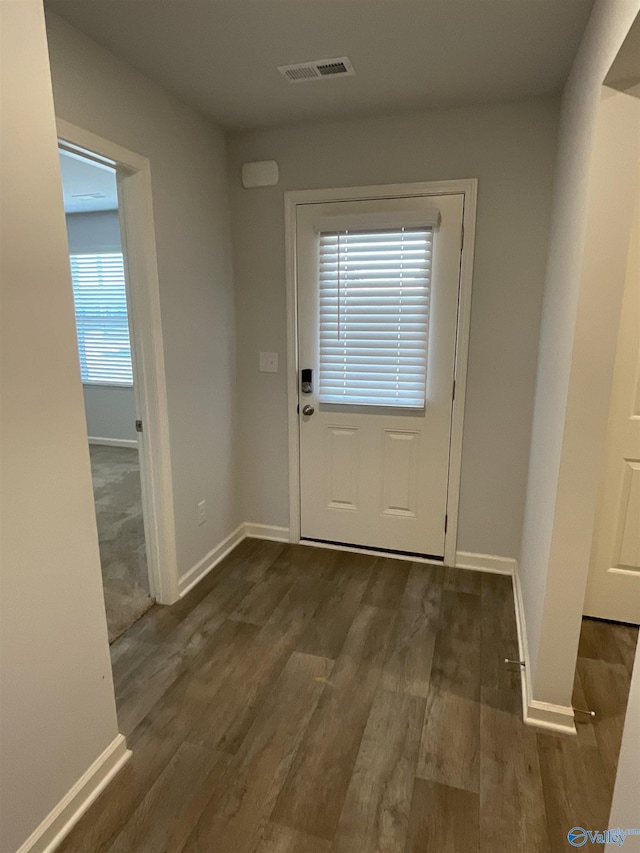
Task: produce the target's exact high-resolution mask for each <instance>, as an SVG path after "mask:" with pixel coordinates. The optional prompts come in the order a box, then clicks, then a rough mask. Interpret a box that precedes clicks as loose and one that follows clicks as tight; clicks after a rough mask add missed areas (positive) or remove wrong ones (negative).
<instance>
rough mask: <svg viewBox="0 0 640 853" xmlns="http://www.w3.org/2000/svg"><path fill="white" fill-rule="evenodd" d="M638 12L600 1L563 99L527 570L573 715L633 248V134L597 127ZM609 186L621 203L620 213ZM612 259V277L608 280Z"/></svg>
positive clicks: (531, 640) (541, 690) (539, 685)
mask: <svg viewBox="0 0 640 853" xmlns="http://www.w3.org/2000/svg"><path fill="white" fill-rule="evenodd" d="M639 8H640V2H639V0H618V2H616V3H610V2H607V0H598V2H597V3H596V5H595V6H594V10H593V14H592V16H591V19H590V22H589V25H588V27H587V30H586V33H585V37H584V40H583V42H582V44H581V47H580V50H579V52H578V55H577V57H576V60H575V63H574V66H573V69H572V72H571V75H570V78H569V80H568V82H567V85H566V88H565V91H564V95H563V100H562V111H561V119H560V131H559V142H558V156H557V163H556V175H555V180H554V209H553V215H552V221H551V232H550V233H551V237H550V244H549V258H548V263H547V273H546V284H545V296H544V307H543V318H542V325H541V336H540V354H539V363H538V375H537V386H536V403H535V415H534V423H533V436H532V444H531V454H530V463H529V479H528V487H527V505H526V512H525V522H524V528H523V541H522V549H521V553H520V560H519V563H520V575H521V582H522V595H523V601H524V608H525V617H526V630H527V638H528V645H529V653H530V659H531V666H532V680H533V698H534V699H536V700H538V701H543V702H550V703H553V704H558V705H565V706H566V705H570V704H571V690H572V685H573V676H574V670H575V661H576V655H577V647H578V637H579V632H580V620H581V615H582V604H583V599H584V589H585V583H586V577H587V570H588V565H589V551H590V546H591V534H592V528H593V516H594V511H595V503H596V495H597V486H598V480H599V473H600V463H601V459H602V453H603V449H604V438H605V430H606V420H607V412H608V398H609V392H610V387H611V375H612V370H613V362H614V358H615V343H616V337H617V318H618V316H619V311H620V299H621V294H622V287H623V283H624V272H623V273H622V277H621V278H620V280H618V278H617V277H616V276H617V268H618V266H621V267H622V268H623V267H624V263H623V261H624V259H625V258H626V254H627V253H626V250H625V249H624V241H625V231H624V229H625V227H626V228H627V235H626V239H627V240H628V227H629V224H630V221H631V219H630V216H631V213H630V211H628V210H627V207H628V206H629V202H630V199H629V193H628V192H627V191H626V189H625V171H626V170H627V169H629V151H630V148H629V145H630V144H631V141H632V140H631V139H630V136H629V135H626V136H625V134H632V133H633V130H632V128H630V127H629V126H628V125H627V124H626V123H625V121H624V120H623V119H621V117H620V116H619V115H618V114H617V113H616V112H615V111H610V112H609V114H608V119H611V121H613V120H614V119H615V118H616V117H617V118H619V119H620V120H621V124H618V125H617V126H614V125H613V124H609V123H608V121H606V120H603V121H601V122H600V123H599V125H598V122H597V117H598V111H599V106H600V95H601V85H602V82H603V80H604V78H605V76H606V74H607V72H608V70H609V67H610V66H611V63H612V62H613V60H614V58H615V56H616V53H617V51H618V49H619V48H620V45H621V44H622V42H623V40H624V38H625V36H626V34H627V32H628V31H629V29H630V27H631V24H632V22H633V19H634V17H635V15H636V14H637V12H638V9H639ZM606 103H609V105H612V104H614V103H615V102H614V101H609V102H605V104H603V107H605V108H606ZM602 115H603V116H604V113H602ZM597 130H599V131H600V134H599V137H598V134H597ZM596 145H599V146H600V150H599V152H598V154H597V155H596V156H594V151H595V150H596ZM592 173H593V181H592V182H591V189H590V182H589V177H590V175H591V174H592ZM631 174H632V172H630V171H626V175H627V178H628V176H629V175H631ZM626 183H628V179H627V181H626ZM613 187H615V189H616V191H619V193H620V195H619V197H618V198H617V199H616V200H615V201H613V202H612V200H611V190H612V188H613ZM627 189H628V188H627ZM585 246H586V247H587V250H586V251H585ZM605 251H606V252H608V253H609V258H610V268H609V269H608V270H607V271H606V274H605V275H604V276H603V275H602V274H601V272H602V269H603V266H602V255H601V253H602V252H605ZM605 268H606V265H605ZM596 270H598V271H599V273H598V274H597V275H596V274H595V271H596Z"/></svg>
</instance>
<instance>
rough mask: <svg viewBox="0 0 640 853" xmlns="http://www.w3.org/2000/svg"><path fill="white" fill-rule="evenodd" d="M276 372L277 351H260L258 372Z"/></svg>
mask: <svg viewBox="0 0 640 853" xmlns="http://www.w3.org/2000/svg"><path fill="white" fill-rule="evenodd" d="M277 372H278V353H277V352H261V353H260V373H277Z"/></svg>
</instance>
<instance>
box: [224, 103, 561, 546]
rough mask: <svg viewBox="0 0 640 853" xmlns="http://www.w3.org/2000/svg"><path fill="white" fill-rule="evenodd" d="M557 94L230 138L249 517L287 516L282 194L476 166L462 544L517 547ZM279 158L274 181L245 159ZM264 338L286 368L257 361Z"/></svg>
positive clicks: (470, 171)
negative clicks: (252, 185) (247, 178)
mask: <svg viewBox="0 0 640 853" xmlns="http://www.w3.org/2000/svg"><path fill="white" fill-rule="evenodd" d="M557 108H558V103H557V101H556V100H555V99H542V100H532V101H527V102H522V103H516V104H505V105H499V106H481V107H474V108H468V109H456V110H448V111H438V112H431V113H426V112H425V113H422V114H419V115H411V116H394V117H388V118H377V119H361V120H354V121H343V122H336V123H324V124H317V125H306V126H299V127H291V128H285V129H272V130H261V131H255V132H239V133H234V134H230V135H229V136H228V152H229V165H230V174H231V191H232V212H233V235H234V268H235V277H236V288H237V306H238V367H239V381H240V386H241V388H242V389H243V393H242V397H241V400H240V412H241V425H240V429H241V432H240V435H241V454H240V455H241V475H242V484H243V495H244V514H245V517H246V519H248V520H250V521H253V522H259V523H263V524H274V525H284V526H287V525H288V481H287V477H288V474H287V414H286V406H287V399H286V377H285V367H284V365H285V357H286V306H285V272H284V260H285V256H284V230H283V229H284V225H283V218H284V217H283V193H284V191H285V190H291V189H306V188H312V187H347V186H359V185H360V186H364V185H368V184H384V183H402V182H410V181H429V180H440V179H447V178H449V179H453V178H472V177H475V178H478V179H479V199H478V224H477V241H476V263H475V273H474V284H473V307H472V316H471V339H470V349H469V379H468V390H467V405H466V416H465V418H466V419H465V430H464V446H463V460H462V485H461V497H460V524H459V539H458V548H459V549H461V550H465V551H474V552H481V553H485V554H487V553H488V554H499V555H501V556H506V557H515V556H516V555H517V554H518V549H519V545H520V532H521V528H522V517H523V510H524V494H525V482H526V468H527V458H528V448H529V439H530V424H531V413H532V408H533V394H534V381H535V367H536V354H537V342H538V323H539V317H540V310H541V302H542V289H543V282H544V264H545V256H546V249H547V231H548V224H549V212H550V199H551V183H552V171H553V160H554V154H555V145H556V123H557ZM265 159H274V160H276V161H277V162H278V164H279V167H280V182H279V184H278V186H277V187H273V188H261V189H254V190H246V189H243V188H242V186H241V167H242V164H243V163H245V162H247V161H251V160H265ZM260 350H266V351H272V352H278V353H279V354H280V365H281V367H280V372H279V373H278V374H275V375H274V374H265V373H259V372H258V359H259V352H260Z"/></svg>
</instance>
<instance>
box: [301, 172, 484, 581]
mask: <svg viewBox="0 0 640 853" xmlns="http://www.w3.org/2000/svg"><path fill="white" fill-rule="evenodd" d="M476 192H477V182H476V181H475V180H472V179H469V180H461V181H442V182H433V183H420V184H399V185H384V186H377V187H356V188H349V189H333V190H305V191H300V192H289V193H286V197H285V210H286V242H287V297H288V301H287V310H288V331H289V346H288V388H289V470H290V490H289V496H290V539H291V541H293V542H298V541H302V542H305V541H307V542H316V543H318V542H321V543H325V544H329V543H330V544H332V545H333V546H334V547H335V546H337V547H344V548H347V549H358V550H362V549H365V550H371V551H373V552H384V553H389V552H392V553H394V554H395V555H397V556H399V557H402V556H404V557H406V558H411V559H415V558H416V555H419V556H420V557H421V558H423V559H425V560H427V561H437V562H445V563H448V564H449V565H455V564H456V539H457V526H458V502H459V487H460V466H461V450H462V427H463V414H464V400H465V389H466V370H467V348H468V339H469V320H470V308H471V283H472V267H473V247H474V235H475V203H476Z"/></svg>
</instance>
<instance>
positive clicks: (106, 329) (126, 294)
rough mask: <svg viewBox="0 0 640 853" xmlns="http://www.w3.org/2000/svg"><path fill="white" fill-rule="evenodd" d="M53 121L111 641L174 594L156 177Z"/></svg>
mask: <svg viewBox="0 0 640 853" xmlns="http://www.w3.org/2000/svg"><path fill="white" fill-rule="evenodd" d="M57 124H58V143H59V149H60V159H61V166H62V172H63V183H64V184H65V208H66V211H67V230H68V235H69V249H70V265H71V270H72V279H73V288H74V303H75V308H76V327H77V338H78V353H79V359H80V366H81V376H82V382H83V391H84V397H85V408H86V411H87V428H88V436H87V438H88V440H89V442H90V455H91V463H92V474H93V479H94V495H95V505H96V518H97V524H98V532H99V536H100V552H101V560H102V570H103V581H104V588H105V603H106V606H107V619H108V628H109V639H110V641H113V640H115V639H116V638H117V636H119V635H121V634H122V633H123V632H124V631H126V630H127V628H128V627H129V626H130V625H131V624H133V622H135V621H136V619H138V618H140V616H141V615H142V614H143V613H144V612H146V610H147V609H148V608H149V607H150V606H151V605H152V604H153V602H154V601H155V602H157V603H158V604H173V603H174V602H175V601H177V600H178V598H179V592H178V569H177V559H176V545H175V518H174V507H173V490H172V482H171V458H170V449H169V425H168V408H167V396H166V382H165V367H164V346H163V337H162V323H161V317H160V296H159V283H158V272H157V259H156V246H155V231H154V222H153V202H152V194H151V170H150V164H149V161H148V160H147V158H145V157H143V156H141V155H139V154H136V153H135V152H132V151H129V150H127V149H125V148H122V147H121V146H119V145H116V144H115V143H112V142H110V141H109V140H105V139H103V138H102V137H99V136H96V135H95V134H93V133H91V132H89V131H86V130H84V129H82V128H78V127H76V126H75V125H72V124H69V123H68V122H65V121H62V120H58V122H57ZM80 173H82V174H83V175H84V176H85V181H84V183H83V182H82V181H81V180H80V178H79V175H80ZM74 176H75V177H74ZM89 178H90V179H91V182H92V183H90V182H89ZM100 208H102V209H100Z"/></svg>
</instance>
